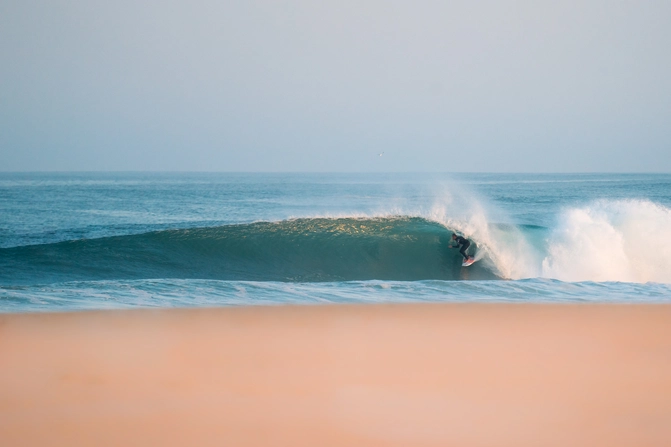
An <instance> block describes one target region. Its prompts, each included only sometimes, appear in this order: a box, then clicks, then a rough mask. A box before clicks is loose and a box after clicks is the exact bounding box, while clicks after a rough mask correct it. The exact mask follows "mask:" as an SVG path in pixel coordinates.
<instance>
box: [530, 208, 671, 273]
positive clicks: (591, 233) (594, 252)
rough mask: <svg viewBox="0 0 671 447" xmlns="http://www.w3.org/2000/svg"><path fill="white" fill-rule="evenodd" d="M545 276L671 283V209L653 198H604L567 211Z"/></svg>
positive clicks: (556, 231) (544, 266)
mask: <svg viewBox="0 0 671 447" xmlns="http://www.w3.org/2000/svg"><path fill="white" fill-rule="evenodd" d="M542 275H543V276H544V277H547V278H555V279H560V280H562V281H622V282H638V283H643V282H649V281H652V282H661V283H671V210H670V209H668V208H665V207H663V206H661V205H657V204H655V203H653V202H651V201H649V200H601V201H597V202H594V203H591V204H590V205H587V206H584V207H580V208H571V209H566V210H565V211H564V212H562V213H561V215H560V216H559V220H558V224H557V226H556V227H555V229H554V230H553V232H552V234H551V235H550V239H549V241H548V248H547V255H546V257H545V259H544V260H543V263H542Z"/></svg>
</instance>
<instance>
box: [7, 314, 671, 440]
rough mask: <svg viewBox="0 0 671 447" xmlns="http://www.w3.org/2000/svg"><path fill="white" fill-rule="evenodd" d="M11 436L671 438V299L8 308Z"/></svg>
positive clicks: (8, 382) (499, 438)
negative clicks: (53, 310)
mask: <svg viewBox="0 0 671 447" xmlns="http://www.w3.org/2000/svg"><path fill="white" fill-rule="evenodd" d="M0 445H2V446H3V447H9V446H24V445H25V446H44V445H49V446H78V445H85V446H122V445H123V446H149V445H160V446H173V445H189V446H209V445H213V446H214V445H216V446H220V445H225V446H378V445H381V446H392V445H393V446H447V445H459V446H669V445H671V306H668V305H510V304H486V305H481V304H409V305H358V306H356V305H353V306H303V307H248V308H223V309H196V310H135V311H101V312H80V313H63V314H21V315H0Z"/></svg>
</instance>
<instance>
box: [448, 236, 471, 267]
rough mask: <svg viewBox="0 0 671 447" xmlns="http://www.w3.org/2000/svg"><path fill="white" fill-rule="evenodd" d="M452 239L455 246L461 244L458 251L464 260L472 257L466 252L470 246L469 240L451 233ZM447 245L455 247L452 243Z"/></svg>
mask: <svg viewBox="0 0 671 447" xmlns="http://www.w3.org/2000/svg"><path fill="white" fill-rule="evenodd" d="M452 240H453V241H455V242H456V243H457V247H458V246H459V245H461V248H460V249H459V253H461V255H462V256H463V257H464V262H466V261H470V260H471V259H472V258H471V257H470V256H468V255H467V254H466V250H467V249H468V247H470V246H471V242H470V241H469V240H468V239H466V238H465V237H461V236H457V235H456V234H454V233H452ZM449 247H450V248H456V247H455V246H454V245H450V246H449Z"/></svg>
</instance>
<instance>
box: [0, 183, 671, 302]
mask: <svg viewBox="0 0 671 447" xmlns="http://www.w3.org/2000/svg"><path fill="white" fill-rule="evenodd" d="M452 233H457V234H459V235H463V236H465V237H467V238H468V239H469V240H470V241H471V242H472V245H471V247H470V249H469V253H470V254H471V255H473V256H475V258H476V259H477V262H476V263H475V264H473V265H472V266H470V267H462V266H461V262H462V257H461V255H460V254H459V251H458V249H453V248H450V243H451V235H452ZM475 301H478V302H482V301H485V302H514V303H519V302H637V303H638V302H670V301H671V175H669V174H426V173H423V174H410V173H407V174H405V173H404V174H391V173H390V174H363V173H361V174H359V173H357V174H323V173H315V174H301V173H281V174H280V173H249V174H246V173H0V312H34V311H71V310H84V309H119V308H137V307H192V306H246V305H260V304H263V305H283V304H313V303H391V302H475Z"/></svg>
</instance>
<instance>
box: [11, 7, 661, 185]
mask: <svg viewBox="0 0 671 447" xmlns="http://www.w3.org/2000/svg"><path fill="white" fill-rule="evenodd" d="M669 23H671V2H670V1H668V0H660V1H646V0H643V1H640V0H639V1H617V0H609V1H596V0H580V1H577V0H563V1H552V2H549V1H539V0H535V1H446V0H442V1H422V0H417V1H393V0H388V1H382V0H372V1H371V0H356V1H351V0H338V1H316V0H310V1H297V0H284V1H283V0H276V1H270V0H267V1H258V0H241V1H237V0H228V1H226V0H224V1H215V0H189V1H173V0H161V1H146V0H134V1H129V0H116V1H98V0H85V1H80V0H67V1H63V0H39V1H36V0H4V1H2V2H0V171H129V170H131V171H138V170H139V171H288V172H296V171H316V172H320V171H338V172H375V171H387V172H396V171H419V172H422V171H427V172H428V171H441V172H671V57H670V56H669V55H670V51H671V50H670V49H671V27H670V26H669ZM380 154H382V155H381V156H380Z"/></svg>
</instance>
